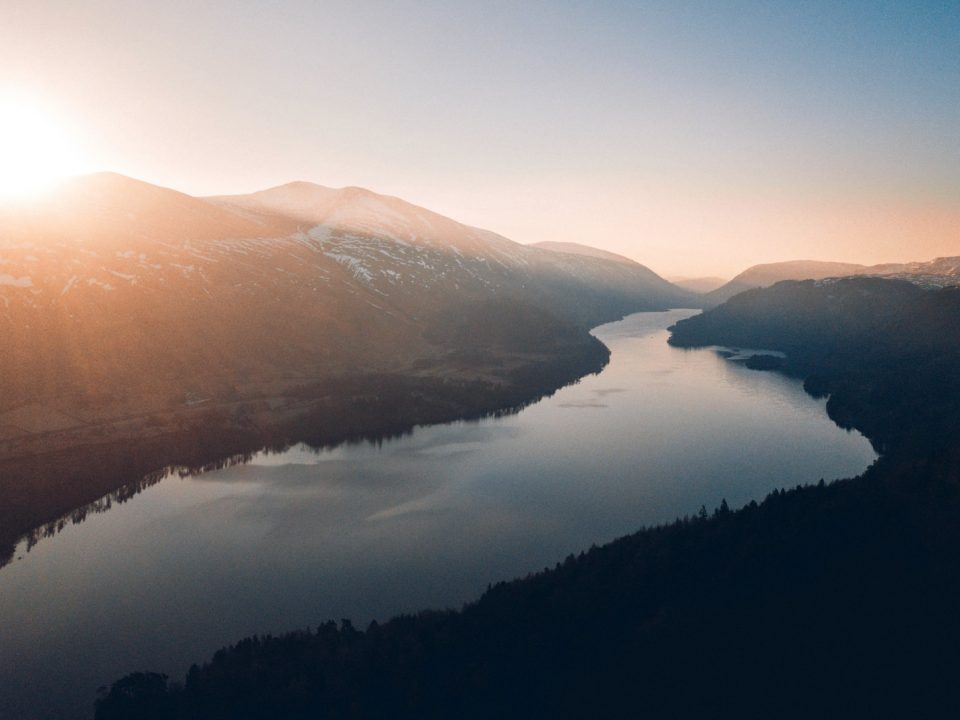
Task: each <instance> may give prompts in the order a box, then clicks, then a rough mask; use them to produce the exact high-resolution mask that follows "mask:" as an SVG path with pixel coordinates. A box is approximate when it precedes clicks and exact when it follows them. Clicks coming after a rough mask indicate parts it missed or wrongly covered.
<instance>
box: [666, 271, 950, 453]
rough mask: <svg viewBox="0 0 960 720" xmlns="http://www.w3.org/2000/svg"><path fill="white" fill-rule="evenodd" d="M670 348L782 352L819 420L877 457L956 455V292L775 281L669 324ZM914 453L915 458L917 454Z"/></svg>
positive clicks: (846, 281)
mask: <svg viewBox="0 0 960 720" xmlns="http://www.w3.org/2000/svg"><path fill="white" fill-rule="evenodd" d="M671 332H672V336H671V338H670V343H671V344H672V345H676V346H679V347H703V346H707V345H729V346H736V347H750V348H765V349H770V350H779V351H781V352H783V353H785V354H786V358H785V360H784V361H783V363H782V366H783V369H784V370H786V371H787V372H789V373H791V374H793V375H797V376H799V377H803V378H805V380H806V386H807V389H808V390H810V391H811V392H813V393H815V394H817V395H822V396H829V399H828V401H827V412H828V413H829V414H830V416H831V418H833V419H834V420H835V421H836V422H837V423H838V424H840V425H841V426H842V427H854V428H856V429H858V430H860V431H861V432H863V433H864V434H865V435H866V436H868V437H869V438H870V439H871V440H872V441H873V442H874V444H875V446H876V447H877V449H878V450H879V451H880V452H882V453H884V454H887V455H890V454H893V453H895V452H902V451H903V448H904V447H909V448H911V450H912V451H913V454H921V455H926V454H931V453H933V452H934V451H935V450H936V451H942V450H950V449H954V448H956V447H960V425H958V423H957V418H958V417H960V288H958V287H946V288H942V289H940V288H935V289H925V288H924V287H923V285H921V284H918V283H916V282H909V281H905V280H898V279H891V278H881V277H851V278H831V279H825V280H819V281H812V280H807V281H783V282H780V283H777V284H776V285H773V286H772V287H769V288H755V289H753V290H748V291H746V292H743V293H741V294H739V295H737V296H735V297H733V298H731V299H730V300H728V301H727V302H726V303H724V304H723V305H720V306H719V307H716V308H713V309H711V310H708V311H706V312H704V313H703V314H701V315H697V316H695V317H691V318H688V319H686V320H682V321H680V322H678V323H677V324H676V325H674V326H673V327H672V328H671ZM918 448H921V449H923V452H921V453H918V452H917V449H918Z"/></svg>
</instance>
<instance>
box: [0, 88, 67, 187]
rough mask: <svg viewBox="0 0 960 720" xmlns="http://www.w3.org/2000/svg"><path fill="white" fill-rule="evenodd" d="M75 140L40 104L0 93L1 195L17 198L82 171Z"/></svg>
mask: <svg viewBox="0 0 960 720" xmlns="http://www.w3.org/2000/svg"><path fill="white" fill-rule="evenodd" d="M83 171H84V168H83V160H82V158H81V154H80V149H79V147H78V145H77V143H76V142H75V141H74V140H73V138H72V137H71V136H70V133H68V132H67V129H66V128H65V127H64V126H63V125H62V124H61V123H60V122H58V120H57V118H56V116H55V115H54V114H52V113H50V112H48V111H47V110H46V109H44V108H42V107H41V106H39V105H37V104H34V103H31V102H30V101H27V100H24V99H21V98H15V97H0V199H20V198H25V197H29V196H31V195H36V194H38V193H41V192H43V191H45V190H48V189H50V188H51V187H53V186H54V185H56V183H58V182H59V181H60V180H62V179H63V178H65V177H66V176H68V175H73V174H77V173H80V172H83Z"/></svg>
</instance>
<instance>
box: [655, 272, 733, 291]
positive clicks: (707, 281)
mask: <svg viewBox="0 0 960 720" xmlns="http://www.w3.org/2000/svg"><path fill="white" fill-rule="evenodd" d="M667 280H669V281H670V282H672V283H673V284H674V285H676V286H677V287H681V288H683V289H684V290H689V291H690V292H695V293H700V294H705V293H708V292H713V291H714V290H716V289H717V288H719V287H720V286H721V285H726V284H727V282H728V281H727V279H726V278H722V277H712V276H709V277H670V278H667Z"/></svg>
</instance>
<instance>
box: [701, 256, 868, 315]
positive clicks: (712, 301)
mask: <svg viewBox="0 0 960 720" xmlns="http://www.w3.org/2000/svg"><path fill="white" fill-rule="evenodd" d="M864 272H867V267H866V266H865V265H856V264H854V263H835V262H821V261H819V260H792V261H789V262H779V263H765V264H763V265H754V266H752V267H749V268H747V269H746V270H744V271H743V272H742V273H740V274H739V275H737V276H735V277H734V278H733V279H732V280H730V282H728V283H726V284H725V285H722V286H720V287H719V288H717V289H716V290H713V291H711V292H708V293H707V294H706V296H705V297H704V302H705V303H706V304H707V306H708V307H713V306H715V305H720V304H721V303H723V302H726V301H727V300H729V299H730V298H732V297H733V296H734V295H737V294H738V293H742V292H743V291H744V290H750V289H751V288H757V287H768V286H770V285H773V284H775V283H778V282H780V281H781V280H820V279H822V278H827V277H842V276H846V275H860V274H862V273H864Z"/></svg>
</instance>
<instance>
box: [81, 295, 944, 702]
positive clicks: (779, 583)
mask: <svg viewBox="0 0 960 720" xmlns="http://www.w3.org/2000/svg"><path fill="white" fill-rule="evenodd" d="M958 330H960V292H958V291H954V290H934V291H926V290H920V289H918V288H915V287H914V286H911V285H908V284H907V283H901V282H897V281H889V280H873V279H869V278H861V279H852V280H841V281H837V282H785V283H780V284H778V285H775V286H773V287H772V288H767V289H763V290H755V291H749V292H746V293H743V294H742V295H740V296H737V297H735V298H733V299H732V300H731V301H729V302H727V303H726V304H725V305H722V306H720V307H719V308H716V309H714V310H711V311H708V312H706V313H704V314H703V315H700V316H697V317H694V318H691V319H689V320H685V321H682V322H680V323H678V324H677V325H676V326H674V328H673V337H672V340H671V342H672V343H673V344H675V345H677V346H689V347H692V346H705V345H723V346H727V347H741V348H762V349H768V350H779V351H782V352H784V353H786V360H785V361H784V362H783V363H782V370H783V371H784V372H789V373H792V374H794V375H797V376H800V377H802V378H804V381H805V384H806V387H807V389H808V390H809V391H810V392H812V393H815V394H819V395H828V396H829V401H828V404H827V407H828V412H829V413H830V415H831V417H832V418H834V419H835V420H836V421H837V422H839V423H840V424H841V425H843V426H845V427H855V428H857V429H859V430H861V431H862V432H863V433H864V434H865V435H866V436H867V437H868V438H869V439H870V440H871V441H872V442H873V443H874V445H875V447H876V448H877V449H878V450H880V452H881V457H880V459H879V460H878V461H877V462H876V463H875V464H874V465H873V466H872V467H871V468H870V469H869V470H868V471H867V472H865V473H864V474H863V475H862V476H860V477H858V478H852V479H848V480H842V481H838V482H834V483H831V484H825V483H824V482H823V481H822V480H821V481H820V482H819V483H817V482H816V480H817V479H816V478H811V484H810V485H807V486H803V487H795V488H790V489H782V490H777V491H774V492H773V493H771V494H770V495H769V496H767V497H766V498H765V499H764V500H763V501H762V502H759V503H757V502H751V503H750V504H748V505H747V506H745V507H743V508H739V509H731V508H729V507H728V506H727V504H726V502H725V501H724V502H723V503H722V504H721V506H720V507H718V508H716V509H714V510H712V511H709V510H708V509H707V508H705V507H701V508H700V510H699V512H696V513H694V514H693V515H691V516H690V517H685V518H681V519H678V520H677V521H676V522H674V523H672V524H669V525H665V526H660V527H652V528H646V529H642V530H640V531H639V532H637V533H636V534H634V535H631V536H628V537H624V538H621V539H619V540H616V541H614V542H612V543H610V544H608V545H605V546H603V547H593V548H591V549H589V550H588V551H585V552H582V553H580V554H579V555H570V556H569V557H567V558H566V559H565V560H563V561H561V562H558V563H557V564H556V566H555V567H553V568H544V569H543V570H542V571H540V572H537V573H533V574H530V575H528V576H527V577H525V578H519V579H516V580H513V581H510V582H502V583H498V584H496V585H494V586H492V587H490V588H489V589H488V590H487V592H486V593H484V594H483V595H482V597H480V598H479V599H478V600H477V601H475V602H473V603H470V604H468V605H466V606H465V607H463V608H462V609H460V610H456V611H455V610H446V611H427V612H422V613H420V614H417V615H412V616H402V617H396V618H394V619H392V620H389V621H387V622H383V623H380V624H377V623H372V624H371V625H369V626H368V627H366V628H356V627H354V626H353V625H352V624H351V623H350V622H349V620H339V621H337V622H334V621H329V622H323V623H321V624H320V625H319V626H318V627H316V628H308V629H303V630H299V631H296V632H292V633H289V634H287V635H283V636H279V637H251V638H247V639H245V640H242V641H240V642H238V643H236V644H235V645H232V646H230V647H227V648H224V649H222V650H220V651H218V652H217V653H216V654H215V655H214V656H213V658H212V659H210V660H209V661H207V662H204V663H203V664H200V665H195V666H194V667H192V668H191V669H190V671H189V673H188V674H187V676H186V678H185V679H184V680H182V681H181V680H179V679H175V680H173V681H171V680H170V679H169V678H167V677H165V676H163V675H158V674H155V673H150V672H137V673H134V674H131V675H128V676H127V677H125V678H122V679H120V680H118V681H117V682H116V683H114V684H113V685H112V687H110V688H103V689H102V690H101V692H100V694H99V697H98V698H97V700H96V717H97V718H98V719H99V720H112V719H116V718H157V719H159V718H170V719H173V718H176V719H186V718H191V719H194V718H197V719H198V718H250V719H253V718H307V717H310V718H380V717H391V718H406V717H409V718H431V717H436V718H440V717H444V718H447V717H463V718H481V717H483V718H488V717H505V718H512V717H516V718H521V717H525V718H529V717H624V716H640V715H649V716H651V717H672V718H681V717H683V718H685V717H691V718H692V717H741V718H751V717H756V718H761V717H780V718H809V717H816V716H821V717H824V716H825V717H848V718H849V717H854V718H860V717H862V718H876V717H893V716H909V717H934V716H935V717H944V716H951V715H956V714H957V712H958V711H960V694H958V692H957V689H956V682H955V679H956V677H957V672H958V671H960V654H958V653H957V650H956V648H957V647H958V646H960V619H958V616H957V612H956V608H957V607H958V604H960V553H958V552H957V549H958V548H960V523H957V521H956V519H957V517H960V444H958V443H957V439H958V428H960V362H958V360H960V333H958V332H957V331H958Z"/></svg>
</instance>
